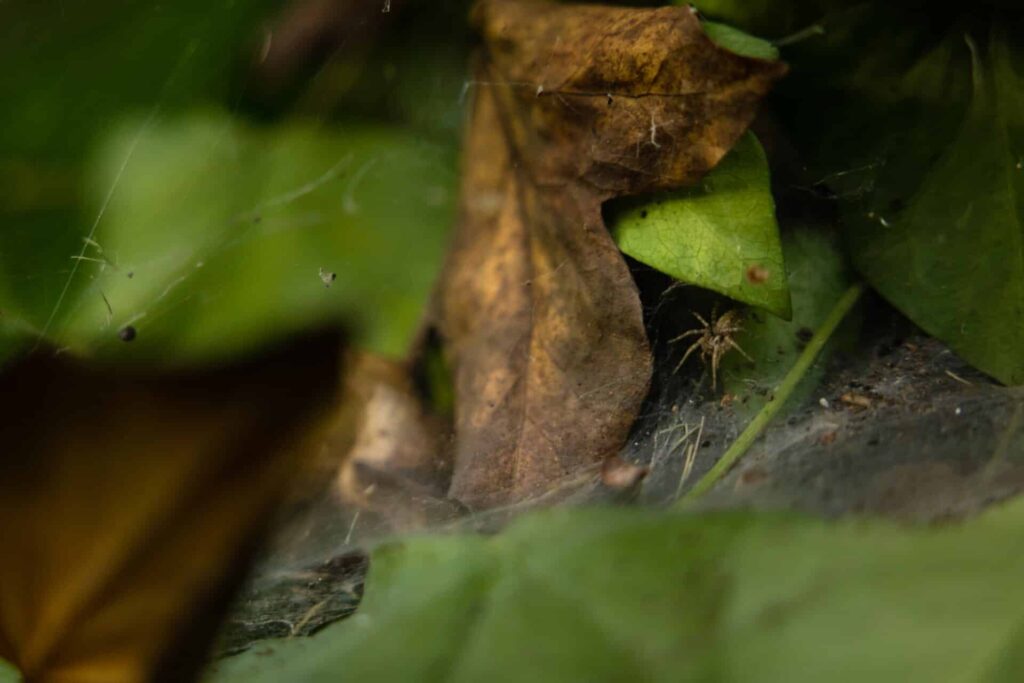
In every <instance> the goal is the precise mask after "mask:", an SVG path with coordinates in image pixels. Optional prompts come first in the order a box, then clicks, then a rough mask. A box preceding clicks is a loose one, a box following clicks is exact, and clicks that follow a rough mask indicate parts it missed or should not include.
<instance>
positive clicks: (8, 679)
mask: <svg viewBox="0 0 1024 683" xmlns="http://www.w3.org/2000/svg"><path fill="white" fill-rule="evenodd" d="M20 681H21V673H20V672H19V671H18V669H17V668H16V667H15V666H14V665H13V664H10V663H8V662H5V661H4V660H2V659H0V683H20Z"/></svg>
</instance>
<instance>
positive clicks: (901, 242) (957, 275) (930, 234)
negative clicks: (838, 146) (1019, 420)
mask: <svg viewBox="0 0 1024 683" xmlns="http://www.w3.org/2000/svg"><path fill="white" fill-rule="evenodd" d="M950 41H954V45H955V47H953V46H950V47H949V48H947V51H948V52H953V51H954V50H955V49H957V48H959V50H960V51H962V52H967V50H968V45H973V43H968V44H965V43H964V42H963V37H962V36H957V37H956V38H950ZM957 42H959V45H957V44H956V43H957ZM972 49H974V50H976V51H980V50H981V49H982V48H973V47H972ZM984 49H985V52H984V53H980V52H977V53H976V54H975V55H974V57H975V59H974V64H973V72H972V77H973V88H972V92H971V95H970V105H969V106H968V108H967V110H966V112H965V114H964V116H963V120H962V122H961V123H960V125H959V127H958V129H957V130H955V132H953V133H952V134H951V135H948V136H944V137H941V138H935V139H930V140H927V141H918V140H911V143H912V144H917V145H918V149H916V150H914V152H912V153H911V154H908V157H911V158H913V159H920V158H921V157H923V156H924V154H926V153H927V154H930V157H929V159H928V161H927V162H925V163H924V164H922V165H921V166H919V167H918V168H917V169H914V170H911V169H909V168H907V164H906V162H903V163H900V162H897V165H898V167H899V172H900V173H905V174H907V176H908V177H907V178H905V179H902V178H900V177H899V176H897V175H895V173H888V174H886V176H885V181H886V182H884V183H883V182H882V180H881V179H880V180H879V184H878V186H877V188H876V189H875V191H874V192H872V193H871V195H870V196H869V197H868V198H866V200H865V202H864V203H863V204H859V205H855V206H851V207H850V210H849V211H848V212H847V215H846V218H847V223H848V227H849V231H848V234H849V243H850V246H851V249H852V253H853V258H854V262H855V264H856V265H857V267H858V268H859V269H860V270H861V272H863V273H864V275H865V277H866V278H867V279H868V280H869V281H870V282H871V283H872V285H873V286H874V287H875V288H876V289H877V290H878V291H879V292H881V293H882V295H884V296H885V297H886V298H887V299H889V301H890V302H892V303H893V304H894V305H895V306H896V307H897V308H899V309H900V310H902V311H903V312H904V313H906V314H907V315H908V316H909V317H910V318H911V319H912V320H913V321H914V322H916V323H917V324H918V325H920V326H921V327H923V328H924V329H925V330H926V331H927V332H929V333H931V334H933V335H935V336H936V337H938V338H940V339H942V340H943V341H945V342H947V343H949V345H950V346H952V347H953V348H954V349H955V350H956V351H957V352H958V353H959V354H960V355H961V356H963V357H964V359H965V360H967V361H968V362H970V363H972V364H974V365H975V366H977V367H978V368H979V369H981V370H984V371H985V372H987V373H989V374H991V375H992V376H994V377H995V378H997V379H999V380H1000V381H1002V382H1005V383H1007V384H1020V383H1024V346H1022V345H1021V338H1022V337H1024V171H1022V170H1021V165H1022V159H1024V95H1022V93H1024V77H1022V76H1021V74H1022V73H1024V52H1022V51H1021V50H1020V49H1019V48H1017V47H1014V46H1012V44H1011V42H1010V38H1009V36H1008V35H1007V34H1006V33H1005V32H1004V31H1003V30H1002V29H999V28H993V31H992V35H991V38H990V39H989V40H988V41H987V47H985V48H984ZM934 58H935V57H934V56H932V55H929V56H928V57H925V58H924V59H934ZM920 68H931V67H930V66H929V67H926V66H925V65H924V64H922V65H921V66H920ZM936 85H937V84H936ZM939 92H940V91H936V92H934V93H930V94H932V95H933V96H938V94H939ZM922 116H927V113H925V112H922ZM897 136H900V134H899V133H896V134H895V135H893V136H890V138H889V139H888V140H886V142H888V143H889V144H890V145H893V144H898V143H899V142H900V141H901V140H900V138H899V137H897ZM894 138H895V139H894ZM908 161H909V160H908Z"/></svg>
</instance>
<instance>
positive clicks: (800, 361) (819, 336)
mask: <svg viewBox="0 0 1024 683" xmlns="http://www.w3.org/2000/svg"><path fill="white" fill-rule="evenodd" d="M864 288H865V287H864V283H863V282H857V283H855V284H853V285H850V287H849V289H847V290H846V291H845V292H844V293H843V295H842V296H841V297H839V300H838V301H837V302H836V304H835V306H833V307H832V310H831V311H829V314H828V316H827V317H826V318H825V320H824V322H822V324H821V326H820V327H819V328H818V330H817V331H816V332H815V333H814V336H813V337H811V340H810V341H809V342H807V347H806V348H805V349H804V350H803V352H802V353H801V354H800V356H799V358H797V359H796V363H794V364H793V367H791V368H790V369H789V372H787V373H786V376H785V377H784V378H783V379H782V383H781V384H779V386H778V389H776V390H775V397H774V399H773V400H772V401H770V402H769V403H768V404H767V405H766V406H765V407H764V408H762V409H761V412H759V413H758V414H757V415H755V416H754V419H753V420H751V421H750V423H749V424H748V425H747V426H746V428H745V429H744V430H743V432H742V433H741V434H740V435H739V436H738V437H737V438H736V440H735V441H733V442H732V445H731V446H729V448H728V450H726V452H725V453H724V454H723V455H722V457H721V458H719V459H718V462H716V463H715V465H714V467H712V468H711V469H710V470H709V471H708V473H707V474H705V475H704V476H703V477H701V479H700V481H698V482H697V483H696V484H694V485H693V488H691V489H690V490H689V491H688V492H687V493H686V495H685V496H683V497H682V498H680V499H679V500H678V501H677V502H676V504H675V506H676V507H677V508H683V507H685V506H687V505H689V504H690V503H692V502H693V501H695V500H696V499H698V498H700V497H701V496H702V495H704V494H705V493H707V492H708V491H709V490H711V488H712V487H713V486H714V485H715V484H717V483H718V480H719V479H721V478H722V477H723V476H724V475H725V473H726V472H728V471H729V470H730V469H731V468H732V466H733V465H735V464H736V461H737V460H739V459H740V458H741V457H743V454H744V453H746V452H747V449H748V448H750V445H751V444H752V443H754V440H755V439H757V437H758V436H760V435H761V432H763V431H764V428H765V427H767V426H768V423H769V422H771V421H772V419H773V418H774V417H775V416H776V415H777V414H778V412H779V411H780V410H782V406H783V405H784V404H785V403H786V400H787V399H788V398H789V396H790V394H792V393H793V390H794V389H795V388H796V385H797V384H799V383H800V380H801V379H803V377H804V375H805V374H806V373H807V370H808V369H810V367H811V365H813V364H814V360H815V359H816V358H817V357H818V354H819V353H821V350H822V349H823V348H824V347H825V343H826V342H828V340H829V338H830V337H831V336H832V333H833V332H835V331H836V328H837V327H839V323H841V322H842V321H843V318H845V317H846V314H847V313H849V312H850V309H851V308H853V305H854V304H856V303H857V301H858V300H859V299H860V296H861V294H863V292H864Z"/></svg>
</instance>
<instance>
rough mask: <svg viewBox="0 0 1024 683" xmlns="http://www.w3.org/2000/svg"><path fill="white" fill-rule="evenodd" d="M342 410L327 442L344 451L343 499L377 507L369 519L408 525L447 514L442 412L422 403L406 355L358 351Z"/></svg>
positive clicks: (450, 512)
mask: <svg viewBox="0 0 1024 683" xmlns="http://www.w3.org/2000/svg"><path fill="white" fill-rule="evenodd" d="M347 365H348V367H349V368H351V369H350V371H349V372H348V373H347V375H346V378H345V392H344V397H343V400H342V408H341V411H340V414H341V418H340V419H339V420H338V422H336V426H335V428H334V429H333V431H332V436H331V441H330V443H329V445H328V450H329V451H331V452H332V453H347V457H345V458H344V460H343V462H342V464H341V468H340V470H339V471H338V477H337V482H336V491H337V492H338V493H339V494H340V497H341V500H342V501H344V502H345V503H348V504H350V505H354V506H356V507H357V508H360V509H364V510H367V511H369V512H371V513H373V514H374V515H375V516H376V518H377V519H374V520H368V521H369V522H370V524H371V525H382V526H384V527H385V528H386V530H387V531H389V532H394V531H410V530H413V529H420V528H423V527H425V526H428V525H431V524H435V523H439V522H442V521H446V520H448V519H450V518H452V517H453V516H455V514H456V513H457V507H456V506H454V505H453V504H451V503H450V502H448V501H447V500H446V499H445V493H446V490H447V488H448V483H449V481H450V479H451V461H450V459H448V458H447V457H446V456H447V452H448V451H447V448H446V446H447V444H445V443H444V434H445V432H446V431H447V427H446V425H445V424H444V422H443V420H441V419H440V418H438V417H437V416H435V415H432V414H431V413H430V412H429V411H428V410H427V409H425V408H424V405H423V401H422V399H421V397H420V395H419V392H418V391H417V390H416V387H415V386H414V384H413V382H412V380H411V379H410V377H409V374H408V372H407V368H406V366H405V364H404V363H401V362H398V361H394V360H389V359H387V358H382V357H380V356H376V355H373V354H369V353H354V354H352V360H351V362H350V363H348V364H347Z"/></svg>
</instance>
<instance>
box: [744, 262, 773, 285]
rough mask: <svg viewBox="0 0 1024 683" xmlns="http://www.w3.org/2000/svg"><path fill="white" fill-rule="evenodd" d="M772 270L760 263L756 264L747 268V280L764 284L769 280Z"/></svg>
mask: <svg viewBox="0 0 1024 683" xmlns="http://www.w3.org/2000/svg"><path fill="white" fill-rule="evenodd" d="M770 276H771V271H769V270H768V269H767V268H765V267H764V266H762V265H760V264H754V265H752V266H750V267H749V268H747V282H749V283H750V284H752V285H762V284H764V283H765V282H768V278H769V277H770Z"/></svg>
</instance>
